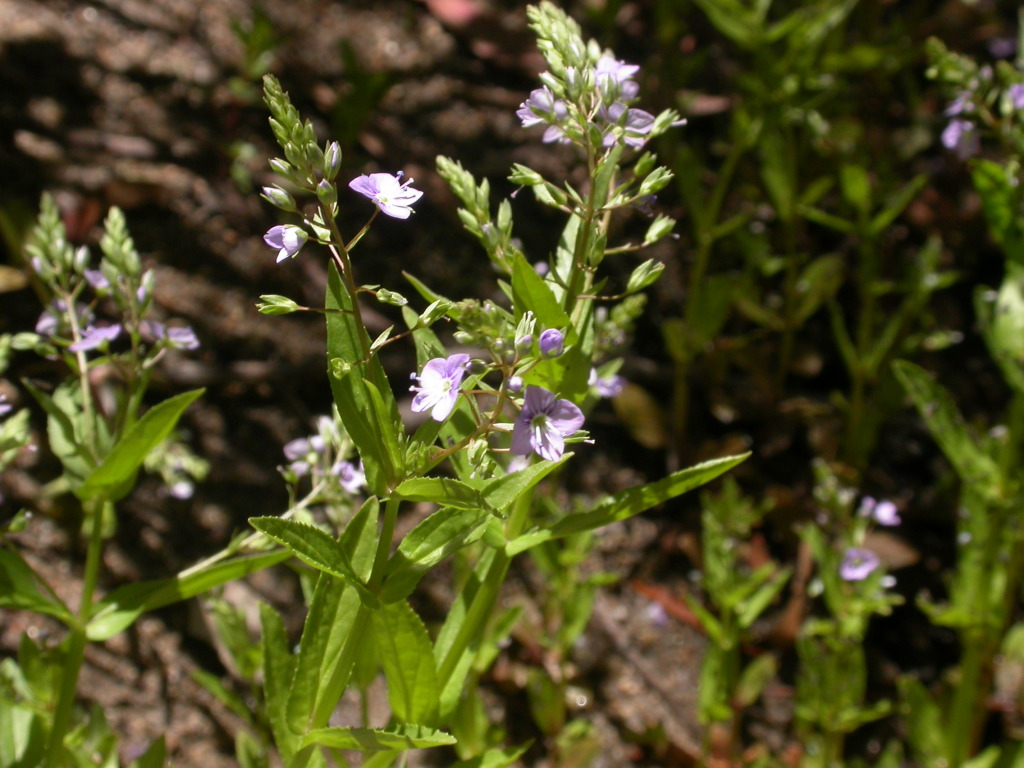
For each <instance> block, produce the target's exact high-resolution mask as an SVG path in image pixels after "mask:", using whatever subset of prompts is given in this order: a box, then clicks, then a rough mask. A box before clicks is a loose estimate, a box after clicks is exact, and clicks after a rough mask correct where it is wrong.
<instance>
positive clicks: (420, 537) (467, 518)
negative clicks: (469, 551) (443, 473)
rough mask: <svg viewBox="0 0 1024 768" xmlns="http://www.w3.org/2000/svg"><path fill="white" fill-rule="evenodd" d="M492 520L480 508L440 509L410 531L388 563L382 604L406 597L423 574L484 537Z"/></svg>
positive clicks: (489, 515)
mask: <svg viewBox="0 0 1024 768" xmlns="http://www.w3.org/2000/svg"><path fill="white" fill-rule="evenodd" d="M406 482H408V481H406ZM403 485H404V484H403ZM493 519H494V517H493V515H492V514H491V513H490V512H488V511H487V510H486V509H484V508H483V507H479V508H477V509H458V508H456V507H443V508H441V509H439V510H438V511H437V512H435V513H434V514H432V515H431V516H430V517H428V518H427V519H426V520H424V521H423V522H421V523H420V524H419V525H417V526H416V527H415V528H413V529H412V530H411V531H409V533H408V534H406V536H405V538H404V539H402V541H401V543H400V544H399V545H398V550H397V551H396V552H395V554H394V555H393V556H392V557H391V560H390V562H389V563H388V572H387V578H386V580H385V582H384V586H383V588H382V589H381V592H380V599H381V600H382V601H383V602H384V603H393V602H395V601H396V600H402V599H404V598H406V597H408V596H409V595H410V594H411V593H412V591H413V590H414V589H415V588H416V585H417V584H418V583H419V581H420V579H421V578H422V577H423V574H425V573H426V572H427V571H429V570H430V569H431V568H433V567H434V566H435V565H437V564H438V563H440V562H441V561H442V560H444V559H445V558H446V557H448V556H449V555H451V554H453V553H455V552H457V551H459V550H460V549H462V548H463V547H465V546H466V545H468V544H471V543H473V542H474V541H476V540H477V539H479V538H480V537H481V536H483V534H484V532H485V531H486V530H487V524H488V522H489V521H491V520H493Z"/></svg>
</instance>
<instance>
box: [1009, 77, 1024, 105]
mask: <svg viewBox="0 0 1024 768" xmlns="http://www.w3.org/2000/svg"><path fill="white" fill-rule="evenodd" d="M1006 95H1007V96H1009V97H1010V102H1011V103H1012V104H1013V108H1014V109H1024V83H1017V84H1016V85H1011V86H1010V90H1008V91H1007V92H1006Z"/></svg>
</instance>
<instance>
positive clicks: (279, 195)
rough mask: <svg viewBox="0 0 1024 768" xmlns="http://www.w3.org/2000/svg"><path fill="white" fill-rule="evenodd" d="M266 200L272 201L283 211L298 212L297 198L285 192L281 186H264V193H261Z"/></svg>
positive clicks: (272, 203) (271, 202)
mask: <svg viewBox="0 0 1024 768" xmlns="http://www.w3.org/2000/svg"><path fill="white" fill-rule="evenodd" d="M260 197H262V198H263V199H264V200H266V201H267V202H268V203H270V204H271V205H272V206H274V207H275V208H280V209H281V210H282V211H286V212H288V213H296V212H297V209H296V207H295V200H293V199H292V196H291V195H289V194H288V193H287V192H285V191H284V190H283V189H281V188H280V187H264V188H263V193H262V194H261V195H260Z"/></svg>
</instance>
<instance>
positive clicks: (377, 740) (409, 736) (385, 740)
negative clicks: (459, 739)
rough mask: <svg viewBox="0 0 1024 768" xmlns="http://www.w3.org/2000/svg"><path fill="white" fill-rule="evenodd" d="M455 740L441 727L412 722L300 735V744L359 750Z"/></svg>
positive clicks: (417, 746)
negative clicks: (437, 728)
mask: <svg viewBox="0 0 1024 768" xmlns="http://www.w3.org/2000/svg"><path fill="white" fill-rule="evenodd" d="M454 743H455V739H454V738H453V737H452V736H451V735H449V734H447V733H445V732H444V731H438V730H435V729H433V728H426V727H424V726H422V725H411V724H403V725H397V726H395V727H394V728H388V729H375V728H318V729H316V730H313V731H309V732H308V733H307V734H306V735H305V736H303V737H302V747H310V746H320V747H329V748H332V749H354V750H359V751H362V752H375V751H378V750H383V749H398V750H406V749H429V748H430V747H445V746H449V745H451V744H454Z"/></svg>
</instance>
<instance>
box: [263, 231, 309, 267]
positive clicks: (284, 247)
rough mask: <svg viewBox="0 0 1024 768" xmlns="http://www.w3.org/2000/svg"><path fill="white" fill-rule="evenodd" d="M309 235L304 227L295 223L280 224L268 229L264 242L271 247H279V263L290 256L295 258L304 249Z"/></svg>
mask: <svg viewBox="0 0 1024 768" xmlns="http://www.w3.org/2000/svg"><path fill="white" fill-rule="evenodd" d="M307 237H309V236H308V235H307V234H306V231H305V230H304V229H302V227H296V226H295V225H294V224H278V225H277V226H276V227H271V228H270V229H268V230H267V234H265V235H264V236H263V242H265V243H266V244H267V245H269V246H270V247H271V248H277V263H278V264H280V263H281V262H282V261H284V260H285V259H287V258H289V257H291V258H295V256H296V254H298V252H299V251H301V250H302V246H303V245H305V244H306V238H307Z"/></svg>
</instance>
